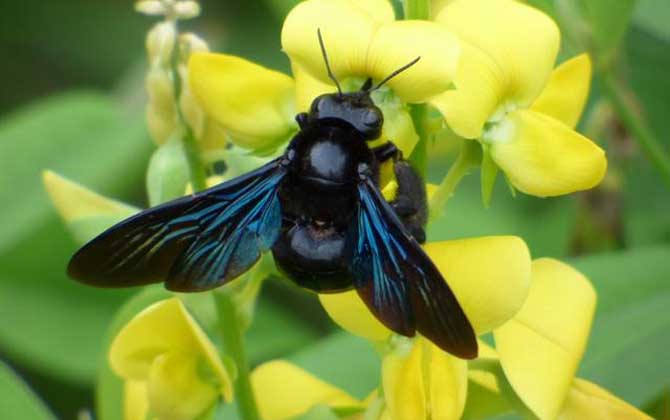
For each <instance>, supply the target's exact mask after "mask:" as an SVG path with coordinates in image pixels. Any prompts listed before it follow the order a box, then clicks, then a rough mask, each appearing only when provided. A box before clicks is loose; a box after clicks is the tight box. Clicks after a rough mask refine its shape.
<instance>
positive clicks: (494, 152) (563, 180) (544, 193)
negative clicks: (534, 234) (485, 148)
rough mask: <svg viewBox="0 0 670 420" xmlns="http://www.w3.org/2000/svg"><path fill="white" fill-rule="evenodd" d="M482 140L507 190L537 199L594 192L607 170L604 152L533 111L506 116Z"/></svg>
mask: <svg viewBox="0 0 670 420" xmlns="http://www.w3.org/2000/svg"><path fill="white" fill-rule="evenodd" d="M483 140H484V141H485V142H486V143H488V144H490V152H491V157H492V158H493V160H494V161H495V162H496V164H498V166H500V168H501V169H502V170H503V171H504V172H505V174H506V175H507V177H508V178H509V180H510V182H511V183H512V185H514V187H516V188H517V189H518V190H520V191H522V192H525V193H527V194H532V195H536V196H539V197H548V196H556V195H562V194H568V193H571V192H574V191H581V190H587V189H589V188H593V187H594V186H596V185H598V183H600V181H601V180H602V179H603V177H604V176H605V171H606V169H607V160H606V159H605V152H604V151H603V150H602V149H601V148H600V147H598V146H597V145H596V144H595V143H593V142H592V141H591V140H589V139H588V138H586V137H584V136H582V135H581V134H579V133H577V132H576V131H574V130H572V129H571V128H570V127H568V126H567V125H565V124H563V123H561V122H560V121H558V120H555V119H553V118H551V117H547V116H546V115H543V114H539V113H537V112H534V111H528V110H522V111H514V112H512V113H510V114H508V116H507V118H505V119H504V120H503V121H501V122H500V123H499V124H497V125H496V126H495V127H494V128H493V129H491V130H490V131H488V132H486V133H485V134H484V137H483Z"/></svg>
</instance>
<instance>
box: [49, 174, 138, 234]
mask: <svg viewBox="0 0 670 420" xmlns="http://www.w3.org/2000/svg"><path fill="white" fill-rule="evenodd" d="M42 180H43V182H44V187H45V189H46V190H47V193H48V194H49V198H51V202H52V203H53V205H54V206H55V207H56V210H58V213H59V214H60V216H61V217H62V218H63V220H65V222H66V223H67V227H68V229H69V230H70V232H71V233H72V235H73V236H74V238H75V239H76V240H77V242H78V243H81V244H84V243H86V242H88V241H90V240H91V239H93V238H94V237H96V236H97V235H99V234H100V233H102V232H103V231H104V230H105V229H107V228H109V227H110V226H112V225H114V224H115V223H118V222H120V221H121V220H123V219H125V218H127V217H130V216H132V215H133V214H135V213H137V212H139V209H137V208H135V207H132V206H128V205H126V204H124V203H121V202H119V201H116V200H112V199H111V198H107V197H104V196H102V195H99V194H98V193H96V192H94V191H91V190H89V189H87V188H85V187H84V186H82V185H79V184H77V183H75V182H73V181H70V180H69V179H67V178H64V177H62V176H60V175H58V174H56V173H54V172H51V171H44V173H43V174H42Z"/></svg>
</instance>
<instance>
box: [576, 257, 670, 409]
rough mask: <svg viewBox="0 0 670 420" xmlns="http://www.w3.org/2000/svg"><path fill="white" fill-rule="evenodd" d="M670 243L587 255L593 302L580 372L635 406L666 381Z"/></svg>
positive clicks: (579, 263) (669, 372)
mask: <svg viewBox="0 0 670 420" xmlns="http://www.w3.org/2000/svg"><path fill="white" fill-rule="evenodd" d="M669 258H670V247H656V248H648V249H642V250H633V251H627V252H622V253H615V254H608V255H602V256H594V257H587V258H583V259H579V260H576V261H574V264H575V266H576V267H577V268H579V269H580V270H581V271H582V272H584V273H585V274H586V275H587V276H588V277H589V279H590V280H591V281H592V282H593V284H594V286H595V288H596V291H597V293H598V307H597V309H596V317H595V321H594V324H593V329H592V335H591V340H590V343H589V345H588V350H587V353H586V355H585V357H584V359H583V362H582V365H581V372H580V375H579V376H581V377H584V378H586V379H589V380H592V381H594V382H596V383H598V384H600V385H602V386H604V387H605V388H607V389H608V390H610V391H611V392H613V393H614V394H615V395H617V396H619V397H621V398H623V399H624V400H626V401H628V402H630V403H632V404H634V405H638V406H639V405H641V404H643V403H645V402H647V401H649V400H650V399H651V398H652V397H654V396H655V395H656V394H657V393H658V391H659V390H660V389H662V388H663V387H664V386H667V385H668V384H670V358H668V355H667V349H668V348H670V334H668V331H670V317H668V315H667V314H668V307H670V282H668V278H670V265H669V264H668V259H669Z"/></svg>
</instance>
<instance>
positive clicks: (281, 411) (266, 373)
mask: <svg viewBox="0 0 670 420" xmlns="http://www.w3.org/2000/svg"><path fill="white" fill-rule="evenodd" d="M251 384H252V386H253V388H254V391H255V392H256V393H257V394H258V395H260V396H261V398H259V399H258V401H257V403H258V410H259V411H260V415H261V418H262V419H263V420H284V419H289V418H294V417H296V416H299V415H301V414H304V413H306V412H307V411H309V410H310V409H311V408H312V407H314V406H317V405H326V406H328V407H334V408H349V407H361V406H362V404H361V402H360V401H358V400H356V399H354V398H353V397H351V396H350V395H348V394H347V393H346V392H344V391H342V390H340V389H338V388H336V387H334V386H333V385H330V384H328V383H326V382H323V381H322V380H320V379H318V378H316V377H315V376H313V375H311V374H310V373H309V372H307V371H305V370H303V369H301V368H299V367H297V366H295V365H292V364H290V363H288V362H285V361H283V360H274V361H271V362H267V363H264V364H262V365H260V366H258V367H257V368H256V369H254V371H253V372H252V373H251Z"/></svg>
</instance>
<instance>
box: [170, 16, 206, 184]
mask: <svg viewBox="0 0 670 420" xmlns="http://www.w3.org/2000/svg"><path fill="white" fill-rule="evenodd" d="M174 25H175V40H174V47H173V48H172V57H171V58H172V59H171V60H170V72H171V73H172V87H173V89H174V99H175V109H176V113H177V120H178V122H179V125H180V126H181V129H182V135H181V143H182V146H183V148H184V154H185V155H186V161H187V162H188V168H189V172H190V174H191V185H193V191H202V190H204V189H206V188H207V173H206V172H205V165H204V163H203V161H202V157H201V156H200V146H199V145H198V141H197V139H196V138H195V135H194V134H193V129H192V128H191V126H190V125H189V124H188V121H186V117H185V116H184V112H183V111H182V109H181V104H180V99H181V95H182V90H183V88H182V80H181V75H180V74H179V59H180V54H181V51H180V49H181V47H180V43H179V30H178V29H177V21H176V20H175V21H174Z"/></svg>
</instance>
